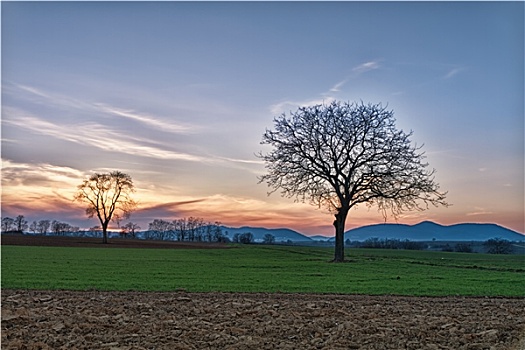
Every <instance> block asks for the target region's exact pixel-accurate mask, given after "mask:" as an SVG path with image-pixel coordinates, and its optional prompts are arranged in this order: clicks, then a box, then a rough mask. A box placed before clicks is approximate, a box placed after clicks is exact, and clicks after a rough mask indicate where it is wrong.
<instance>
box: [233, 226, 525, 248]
mask: <svg viewBox="0 0 525 350" xmlns="http://www.w3.org/2000/svg"><path fill="white" fill-rule="evenodd" d="M223 230H224V232H227V233H228V237H229V238H230V239H231V238H232V237H233V236H234V235H235V234H236V233H239V234H242V233H246V232H251V233H252V234H253V236H254V239H255V242H262V241H263V239H264V235H265V234H271V235H273V236H274V237H275V241H276V242H287V241H292V242H294V243H300V242H304V243H308V242H309V243H312V242H314V241H329V242H333V241H334V237H325V236H320V235H317V236H311V237H309V236H305V235H303V234H301V233H299V232H296V231H294V230H290V229H286V228H280V229H267V228H262V227H249V226H244V227H239V228H234V227H226V226H224V227H223ZM368 238H379V239H387V238H388V239H399V240H407V239H408V240H410V241H433V240H435V241H487V240H489V239H491V238H501V239H506V240H509V241H525V235H523V234H521V233H518V232H516V231H513V230H510V229H507V228H505V227H502V226H499V225H496V224H475V223H464V224H456V225H450V226H445V225H440V224H436V223H434V222H431V221H423V222H421V223H419V224H415V225H405V224H388V223H385V224H376V225H369V226H362V227H358V228H354V229H351V230H348V231H346V232H345V240H346V239H350V240H351V241H361V242H362V241H365V240H367V239H368Z"/></svg>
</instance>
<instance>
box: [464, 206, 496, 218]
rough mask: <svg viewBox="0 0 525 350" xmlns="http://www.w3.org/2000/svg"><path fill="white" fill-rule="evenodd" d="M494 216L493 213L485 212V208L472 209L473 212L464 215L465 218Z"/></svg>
mask: <svg viewBox="0 0 525 350" xmlns="http://www.w3.org/2000/svg"><path fill="white" fill-rule="evenodd" d="M491 214H494V212H492V211H489V210H486V209H485V208H481V207H474V211H472V212H469V213H465V215H466V216H482V215H491Z"/></svg>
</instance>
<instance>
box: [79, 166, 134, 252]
mask: <svg viewBox="0 0 525 350" xmlns="http://www.w3.org/2000/svg"><path fill="white" fill-rule="evenodd" d="M134 191H135V188H134V186H133V180H132V179H131V176H129V175H127V174H124V173H122V172H120V171H113V172H111V173H105V174H98V173H95V174H93V175H91V176H90V177H89V179H88V180H84V181H83V182H82V184H81V185H79V186H78V192H77V194H76V196H75V199H76V200H78V201H81V202H84V203H87V205H88V207H87V209H86V214H87V215H88V217H90V218H91V217H93V216H95V215H96V216H97V218H98V219H99V221H100V225H101V227H102V237H103V243H108V236H107V229H108V225H109V223H110V222H111V221H112V220H114V219H115V218H128V217H129V216H130V214H131V212H132V211H133V209H135V207H136V202H135V201H134V200H133V199H131V193H133V192H134Z"/></svg>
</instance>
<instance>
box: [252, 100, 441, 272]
mask: <svg viewBox="0 0 525 350" xmlns="http://www.w3.org/2000/svg"><path fill="white" fill-rule="evenodd" d="M274 124H275V125H274V126H275V130H266V132H265V133H264V135H263V139H262V142H261V144H263V145H264V144H267V145H271V146H273V149H272V150H271V151H270V152H269V153H266V154H264V153H260V154H259V155H258V156H259V157H260V158H261V159H262V160H264V161H265V164H266V169H267V173H266V174H265V175H263V176H262V177H260V182H266V183H267V184H268V186H269V187H270V188H271V189H272V190H271V192H270V193H272V192H275V191H277V190H279V189H280V190H281V191H282V192H281V193H282V195H283V196H285V197H290V198H296V199H297V200H300V201H303V202H304V201H306V200H308V201H309V202H310V203H312V204H314V205H317V206H319V207H325V208H328V209H329V210H330V211H331V212H332V213H334V215H335V220H334V222H333V225H334V227H335V254H334V261H335V262H342V261H344V230H345V222H346V218H347V216H348V212H349V211H350V209H352V208H354V207H356V206H357V205H359V204H361V203H365V204H366V205H368V206H372V205H377V206H378V207H379V209H380V210H381V211H382V213H383V215H384V216H385V218H386V216H387V215H388V214H392V215H393V216H394V217H398V216H399V215H400V214H401V213H402V212H404V211H407V210H424V209H426V208H428V206H429V204H432V205H435V206H438V205H445V206H446V205H448V204H447V203H446V202H445V196H446V193H444V192H440V191H439V185H438V184H437V183H436V182H435V180H434V173H435V170H434V169H432V170H429V169H428V163H426V162H425V156H424V152H422V151H421V147H418V146H416V145H413V144H412V142H411V141H410V137H411V136H412V132H409V133H405V132H403V131H402V130H398V129H397V128H396V125H395V119H394V114H393V112H392V111H389V110H387V109H386V108H385V107H383V106H382V105H381V104H364V103H363V102H361V103H350V102H337V101H334V102H332V103H330V104H322V105H315V106H309V107H300V108H298V110H297V111H296V112H293V113H292V112H291V113H290V117H287V116H286V115H285V114H282V115H281V116H279V117H276V118H275V119H274Z"/></svg>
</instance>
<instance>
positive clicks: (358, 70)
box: [270, 60, 381, 114]
mask: <svg viewBox="0 0 525 350" xmlns="http://www.w3.org/2000/svg"><path fill="white" fill-rule="evenodd" d="M379 62H380V61H379V60H373V61H367V62H364V63H361V64H359V65H357V66H355V67H353V68H352V73H350V74H349V75H348V76H347V77H346V78H344V79H342V80H340V81H338V82H337V83H335V84H334V85H333V86H332V87H331V88H330V89H329V90H328V91H326V92H322V93H320V96H322V97H321V98H312V99H307V100H303V101H293V100H286V101H282V102H279V103H276V104H273V105H271V106H270V111H271V112H272V113H273V114H281V113H286V112H288V111H289V110H295V109H297V108H298V107H303V106H311V105H316V104H323V103H330V102H332V101H334V100H336V98H335V97H334V96H333V94H334V93H337V92H340V91H341V88H342V87H343V86H344V85H345V84H347V83H348V82H349V81H351V80H352V79H353V78H356V77H357V76H359V75H361V74H364V73H366V72H369V71H372V70H375V69H379V68H381V65H380V64H379Z"/></svg>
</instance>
